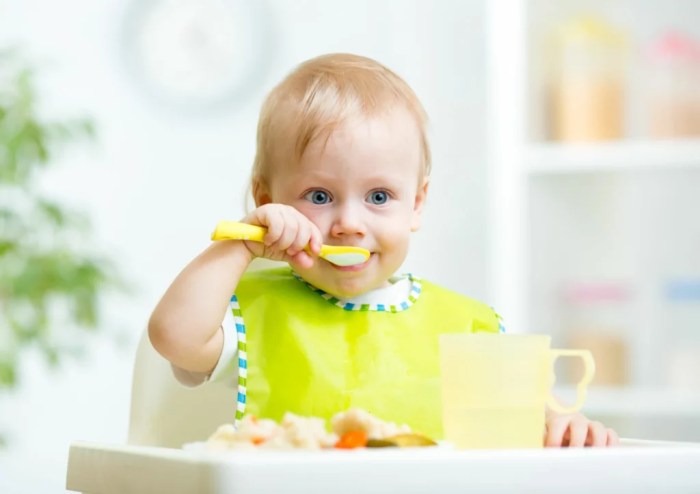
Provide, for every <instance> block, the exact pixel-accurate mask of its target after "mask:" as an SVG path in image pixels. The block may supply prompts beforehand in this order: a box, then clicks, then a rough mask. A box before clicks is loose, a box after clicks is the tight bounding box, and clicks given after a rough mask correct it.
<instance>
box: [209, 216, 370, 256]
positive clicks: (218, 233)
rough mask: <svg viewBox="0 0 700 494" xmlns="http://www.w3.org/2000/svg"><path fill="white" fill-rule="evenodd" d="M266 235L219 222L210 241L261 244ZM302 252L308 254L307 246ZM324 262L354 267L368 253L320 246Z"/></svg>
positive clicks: (263, 230) (244, 225) (261, 229)
mask: <svg viewBox="0 0 700 494" xmlns="http://www.w3.org/2000/svg"><path fill="white" fill-rule="evenodd" d="M266 233H267V228H264V227H262V226H256V225H249V224H247V223H237V222H235V221H219V223H218V224H217V225H216V228H215V229H214V233H212V234H211V239H212V240H250V241H252V242H262V241H263V237H264V236H265V234H266ZM304 250H306V251H307V252H309V247H308V246H307V247H306V248H305V249H304ZM319 256H321V257H322V258H324V259H325V260H326V261H328V262H330V263H332V264H335V265H336V266H354V265H355V264H362V263H363V262H365V261H366V260H367V259H369V251H368V250H367V249H363V248H362V247H349V246H345V245H325V244H324V245H321V253H320V254H319Z"/></svg>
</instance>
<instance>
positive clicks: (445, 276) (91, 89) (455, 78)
mask: <svg viewBox="0 0 700 494" xmlns="http://www.w3.org/2000/svg"><path fill="white" fill-rule="evenodd" d="M129 1H131V2H143V0H109V1H100V2H95V1H91V0H63V1H61V2H55V1H51V0H15V1H11V0H0V46H2V45H5V44H9V43H11V44H16V45H18V46H19V47H21V48H22V51H23V52H24V53H26V54H27V55H29V57H30V59H31V60H32V61H33V62H35V64H36V66H37V68H38V69H39V82H40V87H41V96H42V109H43V111H44V112H45V113H46V114H47V115H51V116H57V117H61V116H75V115H88V116H91V117H92V118H93V119H94V120H95V121H96V123H97V126H98V130H99V139H98V144H97V145H96V146H89V147H87V148H85V149H81V150H75V149H74V150H73V151H72V152H71V151H67V152H66V153H64V154H63V159H62V160H61V161H62V166H61V167H60V169H59V170H57V171H56V172H54V173H53V174H52V175H51V176H50V177H49V178H48V179H47V181H46V187H47V190H49V191H50V192H51V193H55V194H56V195H57V196H58V197H61V198H63V199H64V200H65V201H67V202H68V203H70V204H74V205H77V206H81V207H83V208H85V209H86V210H88V211H89V212H90V214H91V216H92V219H93V221H94V224H95V228H96V238H97V241H98V243H99V245H100V246H102V248H104V249H105V250H107V251H108V252H109V253H111V254H112V256H113V257H114V258H115V259H117V260H118V261H119V264H120V266H121V268H122V271H123V273H124V274H125V275H126V276H127V277H128V278H129V279H131V280H132V282H133V285H134V286H135V288H136V292H135V294H134V295H133V297H131V298H123V297H122V298H111V299H110V300H108V302H107V304H106V307H105V313H106V314H107V316H108V317H107V320H106V321H105V329H109V330H110V331H122V332H124V334H125V336H126V337H125V343H124V344H123V345H122V346H118V345H116V344H115V342H114V338H108V337H99V338H88V339H86V341H87V343H88V345H89V355H88V356H87V358H85V359H84V360H82V361H77V362H70V363H68V364H67V365H65V366H63V367H62V368H60V369H58V370H48V369H46V367H45V366H44V365H43V363H41V362H40V361H38V360H37V359H36V358H34V356H32V355H27V358H26V359H25V362H24V366H23V369H22V380H23V382H22V386H21V388H19V389H18V390H16V391H15V392H14V393H13V394H11V395H8V394H5V395H0V428H2V430H3V431H6V432H7V433H8V434H9V438H10V446H9V449H7V450H6V451H4V452H2V453H0V492H2V493H6V494H10V493H15V492H17V493H19V492H31V493H48V492H62V491H63V485H64V478H65V477H64V476H65V467H66V459H67V451H68V445H69V443H70V442H71V441H74V440H89V441H98V442H110V443H119V442H123V441H125V435H126V428H127V417H128V404H129V390H130V379H131V366H132V355H133V351H134V348H135V343H136V340H137V337H138V335H139V332H140V331H141V330H142V328H143V326H144V324H145V322H146V320H147V318H148V316H149V313H150V310H151V309H152V307H153V306H154V304H155V303H156V301H157V299H158V297H159V296H160V294H161V293H162V292H163V290H164V289H165V288H166V286H167V285H168V284H169V283H170V281H171V280H172V278H173V277H174V276H175V275H176V274H177V272H178V271H179V270H180V269H181V268H182V267H183V266H184V265H185V263H186V262H187V261H188V260H189V259H191V258H192V257H193V256H194V255H196V253H198V252H199V251H200V250H201V249H203V248H204V247H205V246H206V244H207V239H208V235H209V233H210V231H211V228H212V227H213V225H214V224H215V223H216V221H218V220H219V219H224V218H238V217H240V216H241V214H242V211H243V208H242V203H243V200H242V194H243V192H244V190H245V185H246V179H247V177H248V173H249V167H250V163H251V161H252V158H253V150H254V135H255V125H256V118H257V110H258V108H259V106H260V103H261V101H262V98H263V96H264V94H265V93H266V91H268V90H269V89H270V88H271V87H272V86H273V85H274V84H275V83H276V82H277V81H278V80H279V79H280V78H281V77H282V76H283V74H285V73H286V72H287V71H288V70H290V69H291V68H292V67H293V66H294V65H295V64H297V63H299V62H300V61H302V60H304V59H306V58H309V57H311V56H314V55H317V54H320V53H324V52H329V51H351V52H357V53H361V54H365V55H368V56H371V57H374V58H377V59H379V60H380V61H382V62H384V63H385V64H387V65H388V66H390V67H392V68H393V69H395V70H396V71H397V72H398V73H399V74H401V75H402V76H404V77H405V78H406V79H407V80H408V82H409V83H410V84H411V85H412V86H413V87H414V89H415V90H416V92H417V93H418V95H419V97H421V98H422V100H423V102H424V104H425V106H426V108H427V110H428V113H429V114H430V116H431V119H432V123H431V139H432V146H433V152H434V173H433V183H432V188H431V197H430V199H429V204H428V209H427V211H426V219H425V225H424V228H423V230H422V231H421V232H419V233H418V234H416V237H415V243H414V247H413V251H412V253H411V254H410V256H409V258H408V260H407V263H406V269H407V270H410V271H412V272H415V273H418V274H420V275H422V276H424V277H426V278H429V279H432V280H434V281H437V282H440V283H442V284H444V285H446V286H448V287H451V288H454V289H458V290H460V291H463V292H464V293H467V294H471V295H473V296H475V297H477V298H482V299H483V298H484V297H485V295H486V294H485V279H484V278H485V264H486V252H487V247H486V243H485V242H486V234H485V231H484V230H485V226H486V225H485V217H486V213H485V204H486V202H485V194H486V186H485V183H484V181H485V177H486V171H485V166H484V157H485V155H486V153H485V151H486V150H485V149H484V144H483V143H484V141H485V130H484V125H483V120H484V115H485V106H484V105H485V103H484V100H485V98H484V95H485V81H484V67H485V61H484V58H483V57H484V54H483V48H484V37H483V33H482V29H483V27H482V21H483V5H482V2H479V1H477V0H472V1H470V2H464V1H459V0H452V1H447V0H444V1H441V2H421V1H419V0H411V1H373V0H354V1H350V0H346V1H340V0H334V1H322V0H313V1H312V0H306V1H305V0H297V1H292V0H288V1H282V0H276V1H272V2H270V6H271V8H270V16H269V19H268V21H269V23H270V29H271V33H272V34H273V36H272V39H273V40H274V45H273V48H272V51H271V53H270V60H269V69H268V70H267V74H266V76H265V78H264V80H263V81H262V84H261V85H260V86H259V87H258V88H257V89H256V90H255V91H253V92H251V93H250V94H248V95H247V96H246V97H245V98H244V100H242V101H238V102H237V103H236V104H234V105H232V106H230V107H228V108H224V109H222V110H221V111H219V112H216V113H215V114H212V115H208V116H207V115H199V116H196V117H186V116H182V115H178V114H177V113H175V112H173V111H170V110H168V109H165V108H164V107H162V106H159V105H157V104H155V103H154V102H153V101H152V100H151V99H149V97H148V96H146V95H145V94H144V93H143V92H142V91H141V90H140V89H139V86H138V85H137V84H136V83H135V80H134V75H133V74H132V73H130V72H129V71H127V70H126V69H125V65H124V63H123V62H124V60H123V51H122V47H123V45H122V42H123V38H122V37H123V36H124V33H123V31H122V29H123V23H122V21H123V15H124V12H125V10H126V7H127V4H128V3H129Z"/></svg>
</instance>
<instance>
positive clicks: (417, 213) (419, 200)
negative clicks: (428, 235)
mask: <svg viewBox="0 0 700 494" xmlns="http://www.w3.org/2000/svg"><path fill="white" fill-rule="evenodd" d="M429 185H430V177H423V183H422V184H421V186H420V187H418V192H416V199H415V201H414V202H413V218H412V219H411V231H412V232H416V231H418V229H419V228H420V227H421V216H422V214H423V206H425V200H426V198H427V197H428V186H429Z"/></svg>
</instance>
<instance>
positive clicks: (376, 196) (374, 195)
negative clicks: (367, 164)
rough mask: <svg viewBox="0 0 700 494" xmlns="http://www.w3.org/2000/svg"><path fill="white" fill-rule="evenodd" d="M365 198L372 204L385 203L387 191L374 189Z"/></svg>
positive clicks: (387, 195)
mask: <svg viewBox="0 0 700 494" xmlns="http://www.w3.org/2000/svg"><path fill="white" fill-rule="evenodd" d="M367 199H368V200H369V202H371V203H372V204H386V202H387V201H388V200H389V194H387V192H386V191H384V190H375V191H372V192H370V194H369V196H367Z"/></svg>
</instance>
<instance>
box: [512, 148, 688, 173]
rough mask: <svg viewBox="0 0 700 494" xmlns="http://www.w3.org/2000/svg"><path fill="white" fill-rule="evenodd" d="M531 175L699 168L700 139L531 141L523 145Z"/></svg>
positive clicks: (526, 165)
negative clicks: (588, 141)
mask: <svg viewBox="0 0 700 494" xmlns="http://www.w3.org/2000/svg"><path fill="white" fill-rule="evenodd" d="M525 167H526V169H527V172H528V174H529V175H531V176H541V175H558V174H576V173H592V172H622V171H638V170H648V169H652V170H656V169H658V170H665V169H669V168H671V169H694V170H700V139H678V140H667V141H653V140H649V141H641V140H640V141H614V142H603V143H594V144H560V143H547V144H533V145H529V146H527V147H526V149H525Z"/></svg>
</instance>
